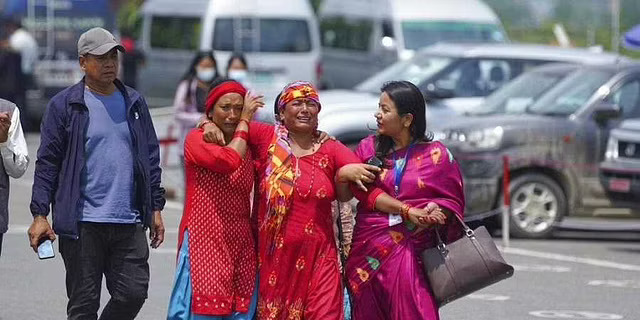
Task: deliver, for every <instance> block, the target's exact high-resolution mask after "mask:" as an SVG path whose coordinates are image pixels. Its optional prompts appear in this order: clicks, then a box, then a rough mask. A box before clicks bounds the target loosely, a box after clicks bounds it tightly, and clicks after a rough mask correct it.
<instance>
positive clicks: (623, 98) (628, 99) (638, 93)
mask: <svg viewBox="0 0 640 320" xmlns="http://www.w3.org/2000/svg"><path fill="white" fill-rule="evenodd" d="M607 100H608V101H609V102H611V103H614V104H617V105H618V106H619V107H620V110H621V111H622V116H623V118H629V117H632V116H633V115H635V114H637V113H639V111H640V110H638V109H639V104H640V79H636V80H632V81H630V82H627V83H626V84H624V85H622V87H620V88H618V89H617V90H615V91H614V92H612V93H611V94H610V95H609V97H608V99H607Z"/></svg>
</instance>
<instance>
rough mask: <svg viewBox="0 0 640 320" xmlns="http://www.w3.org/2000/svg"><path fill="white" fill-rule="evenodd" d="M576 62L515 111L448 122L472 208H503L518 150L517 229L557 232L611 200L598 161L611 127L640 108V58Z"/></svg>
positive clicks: (531, 233)
mask: <svg viewBox="0 0 640 320" xmlns="http://www.w3.org/2000/svg"><path fill="white" fill-rule="evenodd" d="M542 68H547V70H552V69H554V68H558V69H561V68H567V66H566V65H558V66H545V67H542ZM574 68H575V70H573V71H571V73H570V74H569V75H568V76H566V77H565V78H564V79H562V80H561V81H559V82H557V83H556V84H555V85H554V86H553V87H552V88H551V89H549V90H548V91H546V93H544V94H543V95H542V96H541V97H540V98H538V99H537V100H536V101H535V102H533V103H530V104H523V105H520V106H518V107H517V108H511V109H510V111H511V112H508V113H494V112H488V113H487V114H485V115H483V114H482V113H479V114H476V115H470V116H468V117H464V118H462V119H459V120H457V121H453V122H451V123H449V124H447V125H445V126H444V127H443V128H442V136H443V137H444V140H445V141H444V142H445V144H446V145H447V146H448V147H449V148H450V150H451V151H452V153H453V154H454V155H455V157H456V158H457V159H458V161H459V163H460V165H461V169H462V172H463V175H464V178H465V193H466V202H467V214H468V215H470V216H474V215H476V216H477V217H483V218H486V217H487V216H489V215H491V214H497V213H498V212H499V210H498V208H499V207H500V204H501V201H500V200H501V195H502V193H503V186H502V184H501V181H502V177H503V166H502V159H503V156H508V157H509V158H510V166H509V173H510V176H511V182H510V185H509V189H510V193H511V219H510V221H511V232H512V234H513V235H515V236H519V237H529V238H540V237H545V236H549V235H550V234H551V233H552V231H553V228H554V226H556V224H557V223H558V222H559V221H561V220H562V219H563V218H564V217H565V216H567V215H574V214H590V213H593V212H594V209H598V208H606V207H608V206H609V205H610V202H609V201H608V199H607V196H606V193H605V191H604V189H603V188H602V186H601V184H600V181H599V178H598V165H599V164H600V162H601V161H602V159H604V157H605V150H606V144H607V140H608V138H609V133H610V132H611V129H612V128H615V127H617V126H618V125H619V123H620V121H622V120H624V119H629V118H637V117H639V116H640V64H638V63H634V62H619V63H610V64H604V65H581V66H579V67H574Z"/></svg>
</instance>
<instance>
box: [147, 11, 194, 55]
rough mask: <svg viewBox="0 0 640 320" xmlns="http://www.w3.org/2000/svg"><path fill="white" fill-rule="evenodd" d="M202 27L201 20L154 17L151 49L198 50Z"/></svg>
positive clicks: (152, 20)
mask: <svg viewBox="0 0 640 320" xmlns="http://www.w3.org/2000/svg"><path fill="white" fill-rule="evenodd" d="M200 27H201V26H200V18H195V17H161V16H154V17H153V18H152V19H151V38H150V42H151V47H152V48H161V49H185V50H196V49H197V48H198V43H199V40H200Z"/></svg>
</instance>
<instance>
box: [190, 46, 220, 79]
mask: <svg viewBox="0 0 640 320" xmlns="http://www.w3.org/2000/svg"><path fill="white" fill-rule="evenodd" d="M204 58H209V59H211V60H212V61H213V64H214V67H213V69H214V70H215V72H216V75H215V77H214V79H215V78H217V77H218V75H219V74H218V62H217V61H216V58H215V57H214V56H213V51H198V53H196V55H195V56H194V57H193V59H191V64H189V68H187V72H185V73H184V75H183V76H182V80H191V79H193V78H195V76H196V67H197V66H198V63H200V61H201V60H202V59H204Z"/></svg>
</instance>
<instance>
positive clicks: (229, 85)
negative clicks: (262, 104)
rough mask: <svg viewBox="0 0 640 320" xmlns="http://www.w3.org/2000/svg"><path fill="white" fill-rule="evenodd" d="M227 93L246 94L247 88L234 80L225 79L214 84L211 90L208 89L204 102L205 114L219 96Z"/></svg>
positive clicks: (209, 110)
mask: <svg viewBox="0 0 640 320" xmlns="http://www.w3.org/2000/svg"><path fill="white" fill-rule="evenodd" d="M227 93H237V94H239V95H241V96H242V98H243V99H244V96H245V95H246V94H247V89H246V88H245V87H244V86H243V85H242V84H240V82H237V81H234V80H228V81H225V82H223V83H221V84H219V85H217V86H215V87H214V88H213V89H211V91H209V96H208V97H207V102H205V104H204V105H205V111H204V112H205V115H208V114H209V112H211V110H212V109H213V106H214V105H215V104H216V102H218V99H220V97H222V96H224V95H225V94H227Z"/></svg>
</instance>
